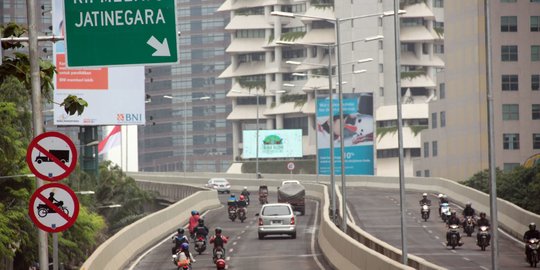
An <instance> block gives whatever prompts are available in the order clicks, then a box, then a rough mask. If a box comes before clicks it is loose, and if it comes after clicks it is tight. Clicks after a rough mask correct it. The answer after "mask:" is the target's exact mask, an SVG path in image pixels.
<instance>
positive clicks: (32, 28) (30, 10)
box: [26, 0, 49, 269]
mask: <svg viewBox="0 0 540 270" xmlns="http://www.w3.org/2000/svg"><path fill="white" fill-rule="evenodd" d="M35 10H36V1H33V0H26V13H27V17H28V18H27V19H28V44H29V46H28V57H29V58H30V78H31V85H32V121H33V123H32V124H33V127H34V137H36V136H38V135H39V134H41V133H42V132H43V116H42V114H41V87H40V85H41V82H40V77H39V62H38V40H37V26H36V13H35ZM42 185H43V180H41V179H39V178H38V177H36V187H38V188H39V187H41V186H42ZM47 240H48V239H47V233H46V232H44V231H42V230H38V250H39V266H40V268H41V269H45V268H46V267H48V265H49V258H48V257H49V256H48V250H47V248H48V244H47Z"/></svg>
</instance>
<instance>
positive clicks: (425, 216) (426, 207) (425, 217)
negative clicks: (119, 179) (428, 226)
mask: <svg viewBox="0 0 540 270" xmlns="http://www.w3.org/2000/svg"><path fill="white" fill-rule="evenodd" d="M421 212H422V219H423V220H424V221H427V220H428V219H429V212H430V209H429V205H427V204H422V209H421Z"/></svg>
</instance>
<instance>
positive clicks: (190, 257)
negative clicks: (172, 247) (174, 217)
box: [177, 243, 196, 263]
mask: <svg viewBox="0 0 540 270" xmlns="http://www.w3.org/2000/svg"><path fill="white" fill-rule="evenodd" d="M181 253H183V255H185V256H182V255H181ZM177 258H178V261H182V260H187V259H188V260H189V263H194V262H196V261H195V259H194V258H193V255H192V254H191V252H189V244H188V243H183V244H182V245H181V246H180V249H179V251H178V254H177Z"/></svg>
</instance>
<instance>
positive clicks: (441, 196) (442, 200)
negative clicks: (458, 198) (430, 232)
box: [437, 193, 448, 216]
mask: <svg viewBox="0 0 540 270" xmlns="http://www.w3.org/2000/svg"><path fill="white" fill-rule="evenodd" d="M437 197H438V198H439V216H440V215H441V208H442V207H441V206H442V204H443V203H448V197H447V196H446V195H444V194H442V193H439V195H438V196H437Z"/></svg>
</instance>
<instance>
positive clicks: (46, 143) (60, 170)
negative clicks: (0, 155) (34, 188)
mask: <svg viewBox="0 0 540 270" xmlns="http://www.w3.org/2000/svg"><path fill="white" fill-rule="evenodd" d="M26 163H28V167H29V168H30V170H31V171H32V172H33V173H34V175H36V177H38V178H40V179H43V180H46V181H59V180H61V179H63V178H66V177H67V176H68V175H69V174H70V173H71V172H72V171H73V170H74V169H75V165H76V164H77V150H76V149H75V145H74V144H73V142H72V141H71V139H70V138H69V137H68V136H66V135H64V134H62V133H59V132H45V133H42V134H40V135H38V136H37V137H35V138H34V139H33V140H32V142H31V143H30V145H29V146H28V150H27V152H26Z"/></svg>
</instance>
